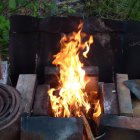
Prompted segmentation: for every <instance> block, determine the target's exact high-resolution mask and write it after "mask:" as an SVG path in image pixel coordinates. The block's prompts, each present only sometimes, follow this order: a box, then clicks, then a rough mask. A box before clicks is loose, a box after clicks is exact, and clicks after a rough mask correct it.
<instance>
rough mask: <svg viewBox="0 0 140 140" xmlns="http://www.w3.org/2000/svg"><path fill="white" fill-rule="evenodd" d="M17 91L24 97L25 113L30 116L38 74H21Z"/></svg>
mask: <svg viewBox="0 0 140 140" xmlns="http://www.w3.org/2000/svg"><path fill="white" fill-rule="evenodd" d="M16 89H17V90H18V91H19V92H20V94H21V97H22V101H23V102H22V104H23V107H24V110H23V113H27V114H30V113H31V110H32V105H33V99H34V93H35V89H36V74H20V75H19V78H18V82H17V86H16Z"/></svg>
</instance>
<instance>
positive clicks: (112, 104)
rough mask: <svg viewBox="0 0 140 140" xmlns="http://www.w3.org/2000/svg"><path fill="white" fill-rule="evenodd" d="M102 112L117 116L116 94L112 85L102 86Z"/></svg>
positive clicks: (105, 84)
mask: <svg viewBox="0 0 140 140" xmlns="http://www.w3.org/2000/svg"><path fill="white" fill-rule="evenodd" d="M103 88H104V90H103V93H102V94H103V95H102V98H103V112H104V114H116V115H118V114H119V108H118V99H117V93H116V90H115V84H114V83H104V85H103Z"/></svg>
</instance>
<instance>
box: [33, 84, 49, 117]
mask: <svg viewBox="0 0 140 140" xmlns="http://www.w3.org/2000/svg"><path fill="white" fill-rule="evenodd" d="M49 89H50V86H49V85H39V86H37V91H36V94H35V100H34V106H33V114H34V115H43V116H44V115H50V114H51V110H50V109H51V108H50V101H49V99H48V98H49V97H48V93H47V91H48V90H49Z"/></svg>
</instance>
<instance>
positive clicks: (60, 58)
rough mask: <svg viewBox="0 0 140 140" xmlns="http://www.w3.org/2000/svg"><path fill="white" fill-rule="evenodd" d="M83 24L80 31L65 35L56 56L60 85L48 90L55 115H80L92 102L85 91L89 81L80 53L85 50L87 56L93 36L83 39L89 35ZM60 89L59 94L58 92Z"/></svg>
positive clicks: (55, 61) (84, 53)
mask: <svg viewBox="0 0 140 140" xmlns="http://www.w3.org/2000/svg"><path fill="white" fill-rule="evenodd" d="M82 27H83V24H82V23H80V25H79V27H78V29H79V31H78V32H73V33H72V34H71V35H64V36H63V37H62V39H61V41H60V43H61V50H60V52H59V53H58V54H56V55H55V56H54V57H55V59H54V61H53V64H55V65H57V66H59V67H60V80H59V84H60V86H59V87H58V88H57V89H54V88H52V89H50V90H49V91H48V93H49V96H50V101H51V106H52V110H53V113H54V115H55V117H70V116H78V117H79V116H80V111H81V110H82V111H83V110H84V112H86V113H87V112H88V111H89V109H90V104H89V101H88V95H87V93H86V92H85V86H86V83H87V81H84V77H85V71H84V70H83V69H82V68H83V66H84V65H83V63H82V62H80V58H79V53H80V50H83V51H84V52H83V56H84V57H87V53H88V52H89V50H90V45H91V44H92V43H93V37H92V36H90V37H89V40H88V41H85V42H84V41H83V39H84V38H85V37H87V35H86V34H85V33H82V32H81V31H82ZM57 91H59V96H56V94H55V93H56V92H57Z"/></svg>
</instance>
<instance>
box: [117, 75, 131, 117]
mask: <svg viewBox="0 0 140 140" xmlns="http://www.w3.org/2000/svg"><path fill="white" fill-rule="evenodd" d="M116 79H117V93H118V101H119V111H120V115H122V116H123V115H124V116H133V109H132V101H131V95H130V91H129V89H128V88H127V87H126V86H125V85H124V83H123V82H124V81H126V80H128V75H127V74H117V75H116Z"/></svg>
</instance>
